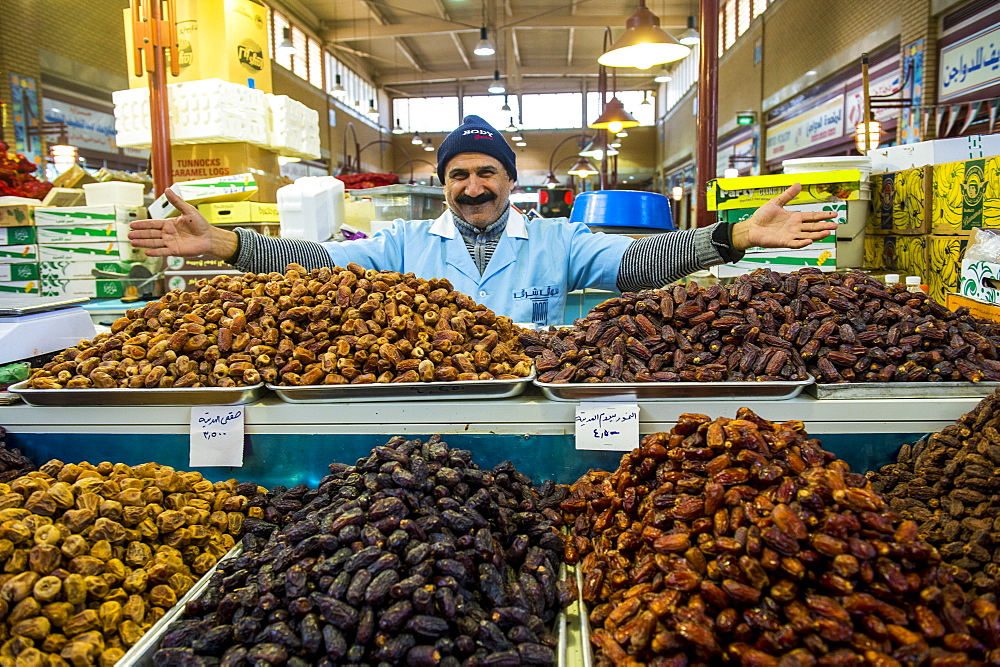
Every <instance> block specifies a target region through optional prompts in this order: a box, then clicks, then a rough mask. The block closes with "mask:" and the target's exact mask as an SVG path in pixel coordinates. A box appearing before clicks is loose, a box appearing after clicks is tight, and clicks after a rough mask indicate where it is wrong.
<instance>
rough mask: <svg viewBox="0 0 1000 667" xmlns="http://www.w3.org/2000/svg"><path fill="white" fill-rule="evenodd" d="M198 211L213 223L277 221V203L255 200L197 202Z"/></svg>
mask: <svg viewBox="0 0 1000 667" xmlns="http://www.w3.org/2000/svg"><path fill="white" fill-rule="evenodd" d="M198 212H199V213H201V214H202V215H203V216H205V219H206V220H208V221H209V222H210V223H212V224H213V225H225V224H242V223H246V222H278V221H279V218H278V205H277V204H268V203H265V202H256V201H238V202H218V203H215V204H199V205H198Z"/></svg>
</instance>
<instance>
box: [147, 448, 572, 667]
mask: <svg viewBox="0 0 1000 667" xmlns="http://www.w3.org/2000/svg"><path fill="white" fill-rule="evenodd" d="M471 458H472V457H471V453H470V452H468V451H465V450H458V449H450V448H449V447H448V446H447V444H445V443H444V442H442V441H441V439H440V437H439V436H432V437H431V438H429V439H428V440H427V442H420V441H418V440H404V439H403V438H401V437H396V438H393V439H392V440H390V441H389V442H388V443H387V444H386V445H384V446H381V447H376V448H375V449H374V450H373V451H372V452H371V454H370V455H369V456H368V457H366V458H363V459H360V460H359V461H358V462H357V464H356V465H354V466H347V465H341V464H333V465H331V466H330V470H331V474H330V475H328V476H327V477H325V478H324V479H323V481H322V482H321V483H320V486H319V494H318V495H317V496H316V497H315V498H313V499H312V500H310V501H309V502H308V503H307V504H305V505H304V506H303V507H302V509H301V510H298V511H297V512H295V513H294V514H293V516H297V517H298V518H297V519H296V520H293V521H289V522H288V523H287V524H286V525H285V526H284V527H280V528H279V527H277V526H275V527H274V529H273V530H272V531H271V532H270V534H269V535H268V536H267V537H266V538H265V537H264V536H263V535H264V534H265V533H263V532H262V533H261V534H256V535H255V534H253V532H251V529H250V528H249V527H248V533H247V535H246V536H244V547H245V551H244V552H243V554H242V555H240V556H238V557H235V558H232V559H229V560H226V561H223V562H222V563H220V564H219V567H218V569H217V570H216V572H215V574H214V575H213V576H212V579H211V582H210V584H209V587H208V589H207V592H206V593H205V595H204V597H202V598H201V599H198V600H194V601H192V602H191V603H189V604H188V606H187V609H186V614H185V617H184V619H182V620H180V621H178V622H177V623H175V624H173V625H171V626H170V628H169V629H168V632H167V634H166V636H165V637H164V638H163V641H162V643H161V648H160V650H159V651H157V653H156V655H155V657H154V662H155V663H156V664H157V665H163V666H169V665H200V664H217V663H218V664H222V665H232V666H236V665H258V664H288V665H302V666H304V665H343V664H377V663H383V664H405V665H416V666H421V665H445V666H447V665H452V666H455V665H468V666H470V667H472V666H474V665H521V664H524V665H551V664H554V662H555V651H554V650H553V649H554V647H555V646H556V638H555V637H554V636H553V634H552V633H551V630H550V628H551V626H552V624H553V621H554V619H555V617H556V615H557V613H558V611H559V610H560V609H562V608H563V607H565V606H566V605H568V604H569V603H570V602H571V600H572V596H573V592H574V590H575V588H574V587H573V586H572V585H570V584H569V583H568V582H567V581H566V580H564V579H561V578H560V576H559V568H560V566H561V563H562V551H563V547H564V538H563V537H562V535H561V533H560V532H559V527H560V526H561V525H562V517H561V514H560V513H559V512H558V511H557V508H558V506H559V503H560V501H562V500H563V499H565V498H566V496H567V493H568V489H566V487H556V486H555V485H554V484H552V483H551V482H546V483H545V484H544V485H542V487H540V488H539V489H536V488H535V487H533V486H532V484H531V480H530V479H529V478H527V477H526V476H524V475H523V474H521V473H520V472H518V471H517V470H516V469H515V468H514V466H513V465H512V464H511V463H509V462H505V463H501V464H499V465H498V466H497V467H495V468H494V469H493V470H482V469H480V468H478V467H477V466H476V465H475V464H473V463H472V461H471Z"/></svg>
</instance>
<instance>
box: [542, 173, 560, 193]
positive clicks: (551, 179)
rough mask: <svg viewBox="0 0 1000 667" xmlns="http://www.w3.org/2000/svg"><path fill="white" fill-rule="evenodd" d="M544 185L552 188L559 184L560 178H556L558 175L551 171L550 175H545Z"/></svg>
mask: <svg viewBox="0 0 1000 667" xmlns="http://www.w3.org/2000/svg"><path fill="white" fill-rule="evenodd" d="M542 185H544V186H545V187H547V188H548V189H549V190H551V189H552V188H554V187H556V186H557V185H559V179H558V178H556V175H555V174H554V173H553V172H551V171H550V172H549V175H548V176H546V177H545V181H544V182H543V183H542Z"/></svg>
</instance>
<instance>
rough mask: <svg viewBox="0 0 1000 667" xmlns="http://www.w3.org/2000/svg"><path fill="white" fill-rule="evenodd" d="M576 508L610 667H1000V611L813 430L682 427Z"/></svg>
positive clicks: (580, 549) (573, 552)
mask: <svg viewBox="0 0 1000 667" xmlns="http://www.w3.org/2000/svg"><path fill="white" fill-rule="evenodd" d="M561 507H562V509H563V510H564V512H565V513H566V515H567V522H568V523H570V524H571V525H572V527H573V530H572V537H571V539H570V541H569V542H568V543H567V547H566V560H567V561H568V562H578V563H579V565H580V571H581V573H582V577H583V582H582V595H583V599H584V601H585V602H586V605H587V609H588V610H589V614H590V623H591V627H592V628H593V631H592V633H591V640H592V643H593V645H594V647H595V649H596V651H597V655H598V664H605V665H607V664H615V665H638V664H646V663H648V664H651V665H654V664H655V665H717V664H743V665H754V666H756V665H780V666H782V667H784V666H791V665H899V664H914V665H916V664H921V665H966V664H972V665H978V664H997V663H998V662H1000V648H998V647H1000V612H998V611H997V608H996V606H995V604H994V603H993V602H992V601H990V600H988V599H986V598H981V597H977V596H974V595H969V594H968V593H967V592H966V590H965V589H963V587H962V586H961V585H960V584H959V583H958V582H957V581H956V580H955V575H954V571H953V568H951V567H949V566H947V565H944V564H942V562H941V557H940V555H939V554H938V552H937V551H936V550H935V549H934V547H933V546H931V545H929V544H927V543H926V542H924V541H922V540H921V539H920V537H919V535H918V529H917V524H916V523H915V522H914V521H910V520H900V518H899V517H898V515H896V514H894V513H893V512H891V511H889V510H888V509H887V507H886V503H885V501H884V499H883V498H882V497H881V496H880V495H879V494H877V493H876V492H874V491H873V490H872V489H871V486H870V484H869V483H868V481H867V479H866V478H865V477H864V475H860V474H857V473H852V472H851V471H850V470H849V468H848V466H847V464H846V463H844V462H843V461H841V460H838V459H835V457H834V455H833V454H831V453H829V452H826V451H824V450H823V449H822V448H821V447H820V443H819V442H818V441H817V440H815V439H810V438H809V437H808V435H807V434H806V433H805V431H804V429H803V425H802V423H801V422H794V421H793V422H785V423H772V422H768V421H765V420H763V419H761V418H760V417H758V416H757V415H755V414H754V413H753V412H751V411H750V410H749V409H747V408H741V409H740V410H739V411H738V412H737V415H736V419H726V418H719V419H716V420H714V421H713V420H710V419H709V418H708V417H706V416H705V415H696V414H685V415H681V416H680V418H679V420H678V423H677V425H676V426H675V427H674V428H673V429H672V430H671V431H670V432H669V433H654V434H651V435H649V436H646V437H645V438H643V440H642V442H641V445H640V447H639V448H637V449H635V450H633V451H632V452H631V453H629V454H626V455H625V456H624V457H623V458H622V461H621V465H620V467H619V468H618V469H617V470H616V471H615V472H614V473H610V474H609V473H606V472H592V473H588V475H586V476H584V477H583V478H582V479H581V480H580V481H578V482H577V483H576V484H575V485H574V486H573V487H572V491H571V495H570V497H569V498H567V499H566V500H565V501H563V502H562V504H561Z"/></svg>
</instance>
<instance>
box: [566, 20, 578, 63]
mask: <svg viewBox="0 0 1000 667" xmlns="http://www.w3.org/2000/svg"><path fill="white" fill-rule="evenodd" d="M574 37H576V28H570V29H569V38H568V40H567V41H568V42H569V43H568V44H567V46H566V66H567V67H569V66H570V65H572V64H573V38H574Z"/></svg>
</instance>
